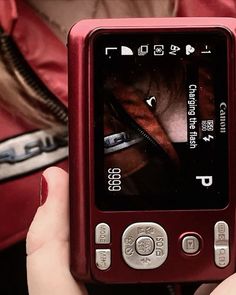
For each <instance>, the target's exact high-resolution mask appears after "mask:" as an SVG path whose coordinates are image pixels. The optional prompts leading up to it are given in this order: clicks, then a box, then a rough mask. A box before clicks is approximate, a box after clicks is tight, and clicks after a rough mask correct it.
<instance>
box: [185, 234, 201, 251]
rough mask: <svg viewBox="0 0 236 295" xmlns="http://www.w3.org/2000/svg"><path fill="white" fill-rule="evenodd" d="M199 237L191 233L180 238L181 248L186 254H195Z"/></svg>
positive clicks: (198, 245)
mask: <svg viewBox="0 0 236 295" xmlns="http://www.w3.org/2000/svg"><path fill="white" fill-rule="evenodd" d="M199 248H200V243H199V239H198V238H197V237H196V236H193V235H187V236H185V237H184V238H183V240H182V249H183V251H184V252H185V253H186V254H196V253H197V252H198V251H199Z"/></svg>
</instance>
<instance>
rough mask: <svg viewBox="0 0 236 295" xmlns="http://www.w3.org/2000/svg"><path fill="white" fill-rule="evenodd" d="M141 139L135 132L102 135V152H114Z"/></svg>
mask: <svg viewBox="0 0 236 295" xmlns="http://www.w3.org/2000/svg"><path fill="white" fill-rule="evenodd" d="M142 140H143V138H142V137H140V136H138V135H137V134H135V133H129V132H120V133H114V134H111V135H108V136H106V137H104V154H110V153H114V152H117V151H120V150H123V149H126V148H128V147H130V146H132V145H134V144H137V143H139V142H141V141H142Z"/></svg>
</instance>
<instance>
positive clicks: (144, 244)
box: [136, 237, 154, 255]
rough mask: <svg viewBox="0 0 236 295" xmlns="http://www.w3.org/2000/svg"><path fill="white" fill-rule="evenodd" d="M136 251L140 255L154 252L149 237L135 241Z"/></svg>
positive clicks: (151, 240)
mask: <svg viewBox="0 0 236 295" xmlns="http://www.w3.org/2000/svg"><path fill="white" fill-rule="evenodd" d="M136 251H137V252H138V254H140V255H150V254H151V253H152V252H153V251H154V242H153V239H152V238H150V237H139V238H138V239H137V240H136Z"/></svg>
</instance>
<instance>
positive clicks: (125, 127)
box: [91, 29, 228, 210]
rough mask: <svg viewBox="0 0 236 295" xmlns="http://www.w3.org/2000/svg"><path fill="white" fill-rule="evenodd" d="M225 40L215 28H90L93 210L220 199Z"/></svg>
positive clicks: (211, 204)
mask: <svg viewBox="0 0 236 295" xmlns="http://www.w3.org/2000/svg"><path fill="white" fill-rule="evenodd" d="M227 40H228V37H227V34H226V33H225V32H224V31H223V30H221V29H218V30H217V29H215V30H211V31H209V30H208V31H205V30H198V31H185V32H183V31H181V32H177V31H176V32H173V31H171V32H168V31H166V32H160V31H158V30H157V31H155V30H153V31H148V32H145V31H131V32H126V31H120V32H117V33H110V32H105V31H101V32H100V33H99V34H98V33H96V36H94V38H93V46H92V51H91V64H92V67H93V77H92V81H91V84H92V85H93V91H92V93H93V94H92V95H93V97H92V99H93V101H94V149H95V154H94V156H95V170H94V174H95V202H96V206H97V207H98V208H99V209H100V210H174V209H183V210H184V209H208V208H211V209H214V208H215V209H216V208H223V207H225V206H226V205H227V204H228V148H227V144H228V124H227V108H228V91H227V42H228V41H227Z"/></svg>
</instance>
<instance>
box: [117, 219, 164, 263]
mask: <svg viewBox="0 0 236 295" xmlns="http://www.w3.org/2000/svg"><path fill="white" fill-rule="evenodd" d="M167 254H168V239H167V234H166V231H165V230H164V229H163V227H161V226H160V225H159V224H157V223H154V222H137V223H133V224H131V225H130V226H128V227H127V228H126V229H125V231H124V233H123V235H122V255H123V258H124V260H125V262H126V263H127V264H128V265H129V266H130V267H132V268H134V269H154V268H157V267H159V266H161V265H162V264H163V263H164V262H165V260H166V258H167Z"/></svg>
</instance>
